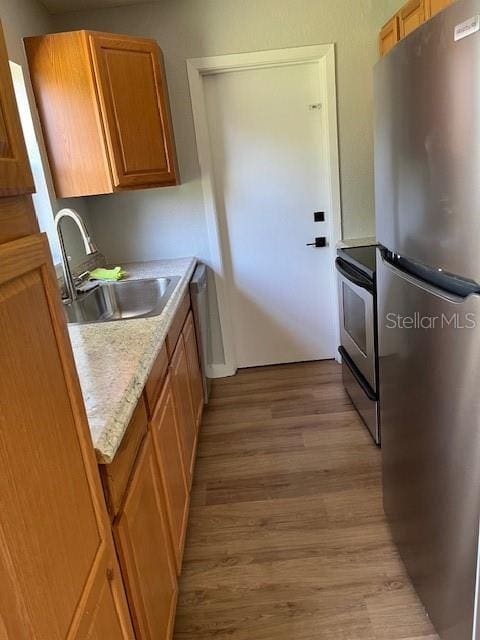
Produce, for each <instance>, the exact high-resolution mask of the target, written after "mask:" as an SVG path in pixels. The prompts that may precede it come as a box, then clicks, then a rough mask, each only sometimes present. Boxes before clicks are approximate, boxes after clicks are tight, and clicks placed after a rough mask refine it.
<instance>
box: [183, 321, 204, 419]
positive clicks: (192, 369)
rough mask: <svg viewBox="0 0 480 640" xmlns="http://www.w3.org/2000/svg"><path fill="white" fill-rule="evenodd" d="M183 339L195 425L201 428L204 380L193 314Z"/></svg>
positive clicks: (186, 324)
mask: <svg viewBox="0 0 480 640" xmlns="http://www.w3.org/2000/svg"><path fill="white" fill-rule="evenodd" d="M183 339H184V341H185V352H186V355H187V363H188V374H189V380H190V393H191V396H192V405H193V414H194V416H195V424H196V426H197V430H198V427H199V426H200V421H201V419H202V411H203V402H204V397H203V379H202V372H201V370H200V362H199V356H198V346H197V338H196V334H195V324H194V322H193V315H192V312H191V311H190V313H189V314H188V318H187V320H186V322H185V325H184V327H183Z"/></svg>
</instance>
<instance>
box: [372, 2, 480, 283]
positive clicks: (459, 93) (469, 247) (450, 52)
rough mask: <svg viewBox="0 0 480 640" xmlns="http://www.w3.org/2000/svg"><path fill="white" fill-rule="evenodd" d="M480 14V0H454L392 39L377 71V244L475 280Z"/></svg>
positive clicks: (479, 212)
mask: <svg viewBox="0 0 480 640" xmlns="http://www.w3.org/2000/svg"><path fill="white" fill-rule="evenodd" d="M479 15H480V0H458V1H457V2H455V3H453V4H452V5H451V6H450V7H449V8H447V9H446V10H445V11H442V12H440V13H439V14H437V15H436V16H434V17H433V18H432V19H431V20H428V21H427V22H426V23H425V24H424V25H422V26H421V27H420V28H418V29H417V30H415V31H414V32H413V33H411V34H410V35H409V36H408V37H407V38H405V40H403V41H402V42H400V43H399V44H398V45H397V46H396V47H394V49H392V51H390V52H389V54H388V55H386V56H385V57H383V58H382V59H381V60H380V61H379V62H378V64H377V65H376V67H375V71H374V84H375V200H376V204H375V206H376V218H377V239H378V242H380V243H381V244H382V245H383V246H385V247H387V248H388V249H390V250H391V251H394V252H397V253H400V254H402V255H404V256H406V257H407V258H410V259H412V260H417V261H419V262H422V263H423V264H426V265H430V266H432V267H437V268H443V269H444V270H446V271H450V272H451V273H456V274H458V275H461V276H464V277H467V278H471V279H473V280H476V281H480V179H479V176H480V82H479V81H478V79H479V78H480V31H478V26H480V25H479V22H478V16H479ZM469 20H470V23H468V21H469ZM466 21H467V22H466ZM464 22H466V25H465V26H463V27H461V26H460V27H459V26H458V25H461V24H462V23H464ZM456 29H457V38H458V37H459V36H460V35H461V34H463V35H464V36H465V37H462V38H461V39H457V41H455V33H456ZM469 33H470V35H468V34H469Z"/></svg>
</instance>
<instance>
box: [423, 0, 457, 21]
mask: <svg viewBox="0 0 480 640" xmlns="http://www.w3.org/2000/svg"><path fill="white" fill-rule="evenodd" d="M453 1H454V0H425V17H426V18H431V17H432V16H434V15H435V14H436V13H438V12H439V11H441V10H442V9H445V7H448V5H450V4H452V2H453Z"/></svg>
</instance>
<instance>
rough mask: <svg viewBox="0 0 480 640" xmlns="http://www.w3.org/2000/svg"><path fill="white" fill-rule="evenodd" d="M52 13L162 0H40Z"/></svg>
mask: <svg viewBox="0 0 480 640" xmlns="http://www.w3.org/2000/svg"><path fill="white" fill-rule="evenodd" d="M40 1H41V3H42V4H43V5H44V6H45V8H46V9H47V10H48V11H49V12H50V13H65V12H66V11H81V10H82V9H106V8H108V7H120V6H123V5H127V4H142V3H144V2H146V1H147V2H155V1H157V2H158V1H160V0H40Z"/></svg>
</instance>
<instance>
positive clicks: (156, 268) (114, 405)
mask: <svg viewBox="0 0 480 640" xmlns="http://www.w3.org/2000/svg"><path fill="white" fill-rule="evenodd" d="M195 265H196V259H195V258H176V259H172V260H156V261H152V262H135V263H131V264H126V265H122V266H124V268H125V269H126V271H127V273H128V278H130V279H136V280H137V279H141V278H152V277H153V278H155V277H165V276H180V278H181V279H180V282H179V283H178V284H177V286H176V287H175V289H174V291H173V294H172V295H171V297H170V299H169V301H168V303H167V305H166V306H165V308H164V310H163V311H162V313H161V314H160V315H158V316H155V317H152V318H138V319H132V320H119V321H116V322H105V323H98V324H84V325H69V326H68V330H69V333H70V340H71V342H72V347H73V354H74V357H75V362H76V365H77V371H78V376H79V378H80V385H81V388H82V393H83V398H84V401H85V407H86V411H87V417H88V422H89V426H90V432H91V434H92V439H93V446H94V447H95V452H96V455H97V460H98V462H102V463H109V462H112V460H113V458H114V456H115V453H116V451H117V449H118V447H119V445H120V443H121V441H122V438H123V435H124V433H125V430H126V428H127V426H128V424H129V422H130V419H131V417H132V414H133V411H134V409H135V407H136V405H137V402H138V399H139V398H140V396H141V394H142V391H143V388H144V386H145V383H146V381H147V378H148V376H149V374H150V371H151V369H152V366H153V363H154V362H155V359H156V357H157V355H158V353H159V351H160V348H161V346H162V344H163V342H164V340H165V338H166V335H167V333H168V330H169V328H170V325H171V323H172V320H173V317H174V316H175V313H176V311H177V308H178V305H179V303H180V301H181V299H182V297H183V294H184V293H185V291H186V289H187V287H188V284H189V281H190V278H191V277H192V274H193V271H194V269H195Z"/></svg>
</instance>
